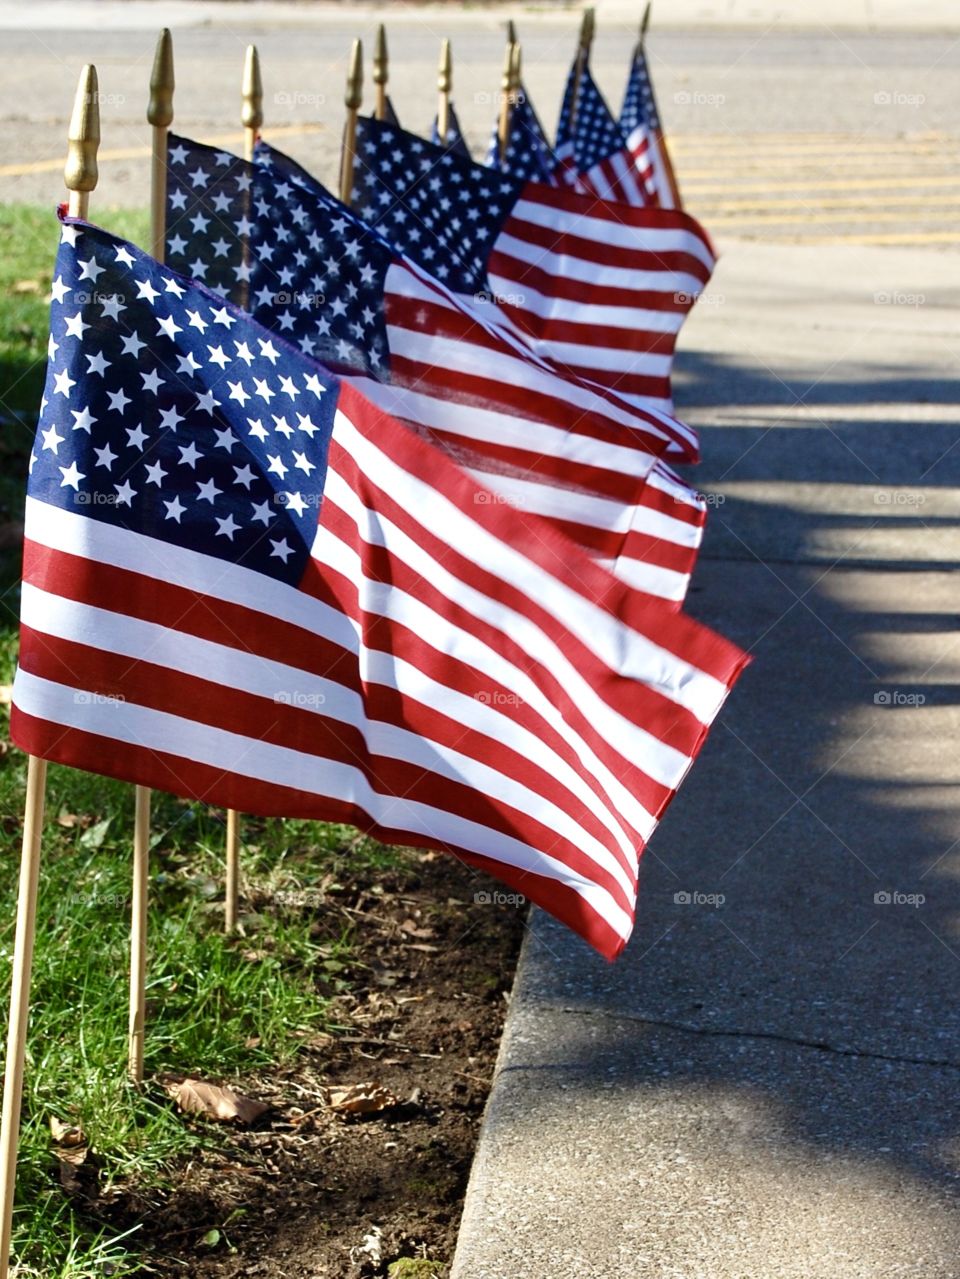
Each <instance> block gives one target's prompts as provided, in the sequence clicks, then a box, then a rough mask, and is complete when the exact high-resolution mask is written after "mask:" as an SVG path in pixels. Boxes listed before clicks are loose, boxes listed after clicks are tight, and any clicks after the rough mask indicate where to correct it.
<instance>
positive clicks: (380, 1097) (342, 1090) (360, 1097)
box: [323, 1081, 400, 1115]
mask: <svg viewBox="0 0 960 1279" xmlns="http://www.w3.org/2000/svg"><path fill="white" fill-rule="evenodd" d="M323 1093H324V1100H325V1101H326V1103H327V1105H328V1106H329V1107H330V1109H331V1110H335V1111H337V1112H338V1113H339V1114H341V1115H375V1114H377V1112H378V1111H381V1110H389V1109H390V1108H391V1107H392V1106H399V1104H400V1100H399V1098H398V1097H397V1095H396V1093H392V1092H391V1091H390V1089H389V1088H383V1087H381V1085H380V1084H374V1083H370V1082H369V1081H368V1082H366V1083H362V1084H345V1085H342V1086H339V1087H334V1088H325V1089H324V1090H323Z"/></svg>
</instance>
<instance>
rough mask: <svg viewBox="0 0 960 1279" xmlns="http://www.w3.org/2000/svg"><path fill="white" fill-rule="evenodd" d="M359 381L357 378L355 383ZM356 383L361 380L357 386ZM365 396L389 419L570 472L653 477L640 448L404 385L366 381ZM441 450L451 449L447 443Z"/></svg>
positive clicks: (547, 480) (547, 486)
mask: <svg viewBox="0 0 960 1279" xmlns="http://www.w3.org/2000/svg"><path fill="white" fill-rule="evenodd" d="M355 381H357V380H355ZM358 385H359V382H358ZM360 389H362V391H363V394H364V395H366V396H367V398H368V399H371V400H373V403H375V404H378V405H380V407H381V408H383V409H386V411H387V412H389V413H390V414H391V416H392V417H400V418H408V420H409V421H412V422H419V423H421V425H422V426H427V427H430V428H431V430H436V431H445V432H447V434H450V435H456V436H460V437H463V439H464V440H479V441H482V443H484V444H486V443H491V441H492V443H496V444H499V445H504V446H506V448H516V449H523V450H524V453H538V454H543V455H546V457H555V458H561V459H562V460H565V462H569V463H570V467H571V469H573V468H575V467H579V466H591V467H597V468H598V469H603V471H614V472H617V473H620V475H628V476H629V475H631V476H635V477H637V478H638V480H643V478H646V477H647V476H648V475H651V473H652V471H651V458H649V454H648V453H643V451H642V450H640V449H628V448H624V446H621V445H619V444H607V443H606V441H603V440H593V439H591V437H589V436H587V435H578V434H577V432H575V431H564V430H562V428H560V427H556V426H543V425H541V423H539V422H533V421H529V422H528V421H524V420H520V418H513V417H510V416H507V414H505V413H499V412H496V411H495V409H488V408H482V407H479V405H473V404H459V403H456V402H455V400H440V399H437V398H436V396H435V395H426V394H423V393H421V391H413V390H408V389H406V388H404V386H392V385H390V384H386V382H371V384H367V382H366V381H364V382H363V384H362V385H360ZM445 448H449V446H447V445H445ZM490 464H491V467H497V466H502V464H504V463H501V462H500V460H499V459H492V460H491V463H490ZM538 482H539V483H541V485H542V486H543V487H545V489H552V487H554V486H555V483H554V481H552V480H551V478H550V477H543V478H542V480H539V481H538Z"/></svg>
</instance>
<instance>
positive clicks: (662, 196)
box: [620, 44, 676, 209]
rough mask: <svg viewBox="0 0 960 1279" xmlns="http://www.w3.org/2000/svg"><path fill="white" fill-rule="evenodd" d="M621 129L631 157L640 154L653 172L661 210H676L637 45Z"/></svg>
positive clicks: (656, 114)
mask: <svg viewBox="0 0 960 1279" xmlns="http://www.w3.org/2000/svg"><path fill="white" fill-rule="evenodd" d="M620 127H621V129H622V130H623V132H624V134H625V135H626V138H627V149H628V150H629V151H630V152H631V154H634V153H637V154H642V155H643V156H644V157H645V161H644V162H645V163H649V166H650V169H651V170H652V179H651V184H652V188H653V190H654V191H655V192H656V197H657V203H658V204H659V205H660V207H661V208H664V209H672V208H675V207H676V200H675V199H674V194H673V183H672V182H671V180H670V174H669V171H668V169H667V162H666V161H665V158H664V156H665V145H666V144H665V143H664V140H663V126H662V125H661V123H660V115H659V112H658V111H657V100H656V98H655V96H654V92H653V82H652V81H651V79H650V68H649V67H648V66H647V55H646V52H645V51H644V48H643V45H642V44H638V45H637V48H636V50H635V52H634V55H633V61H632V63H631V64H630V75H629V76H628V77H627V89H626V93H625V94H624V99H623V107H622V109H621V111H620Z"/></svg>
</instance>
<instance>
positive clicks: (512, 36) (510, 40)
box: [507, 18, 517, 44]
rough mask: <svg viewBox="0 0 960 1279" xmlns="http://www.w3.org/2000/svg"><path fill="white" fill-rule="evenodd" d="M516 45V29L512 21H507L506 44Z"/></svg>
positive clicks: (510, 19)
mask: <svg viewBox="0 0 960 1279" xmlns="http://www.w3.org/2000/svg"><path fill="white" fill-rule="evenodd" d="M516 43H517V28H516V27H515V26H514V24H513V19H512V18H508V19H507V44H516Z"/></svg>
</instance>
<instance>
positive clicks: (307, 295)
mask: <svg viewBox="0 0 960 1279" xmlns="http://www.w3.org/2000/svg"><path fill="white" fill-rule="evenodd" d="M168 167H169V179H168V226H167V262H168V263H169V264H170V265H171V266H172V267H174V268H175V269H177V270H178V271H181V272H183V273H184V274H187V275H190V276H192V277H193V278H194V279H197V280H202V281H203V282H204V283H206V284H208V285H209V286H210V287H211V288H213V289H214V290H216V291H217V292H220V293H222V294H223V295H224V296H225V297H228V298H229V299H230V300H231V301H232V302H233V303H234V304H235V305H237V306H241V307H244V308H245V309H247V310H249V311H250V312H251V314H252V315H254V316H255V318H256V319H257V320H258V321H259V322H260V323H261V324H263V325H264V326H265V327H266V328H268V329H271V330H273V331H274V332H276V333H278V334H280V335H281V336H284V337H286V338H287V339H288V340H289V341H291V342H293V343H295V344H296V345H297V346H299V348H300V350H301V351H302V352H303V354H304V355H306V356H309V357H311V358H313V359H317V360H321V361H323V362H324V363H325V364H332V365H334V366H336V367H338V368H342V369H344V370H351V371H360V372H364V373H369V374H371V375H373V376H375V377H381V378H382V377H384V376H385V375H386V372H387V367H388V355H387V338H386V327H385V323H384V316H383V281H384V278H385V276H386V272H387V268H388V267H389V265H390V261H391V253H390V249H389V247H388V246H387V245H386V244H384V243H383V241H382V240H381V239H380V238H379V236H377V235H375V234H373V233H372V232H371V231H370V230H369V229H367V228H365V227H363V226H362V224H360V223H359V222H358V221H357V219H356V218H354V216H353V215H352V214H351V213H350V211H349V210H348V209H347V208H345V207H344V205H342V204H341V203H340V202H339V200H336V199H334V197H333V196H331V195H329V194H328V193H327V192H326V191H324V189H323V188H322V187H321V186H320V185H319V184H318V183H316V182H315V181H314V180H313V179H312V178H311V177H310V176H309V174H307V173H306V172H305V171H304V170H303V169H301V168H300V167H299V166H298V165H296V164H295V163H294V162H293V161H292V160H288V159H287V157H286V156H282V155H281V154H280V153H279V152H275V151H273V150H272V149H271V148H269V147H267V146H265V145H264V144H258V148H257V157H256V163H255V164H253V165H251V164H247V163H245V162H244V161H243V160H240V159H238V158H237V157H236V156H231V155H228V154H227V153H226V152H221V151H216V150H214V149H213V148H212V147H205V146H202V145H201V144H199V143H196V142H190V141H187V140H186V139H184V138H171V145H170V150H169V166H168Z"/></svg>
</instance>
